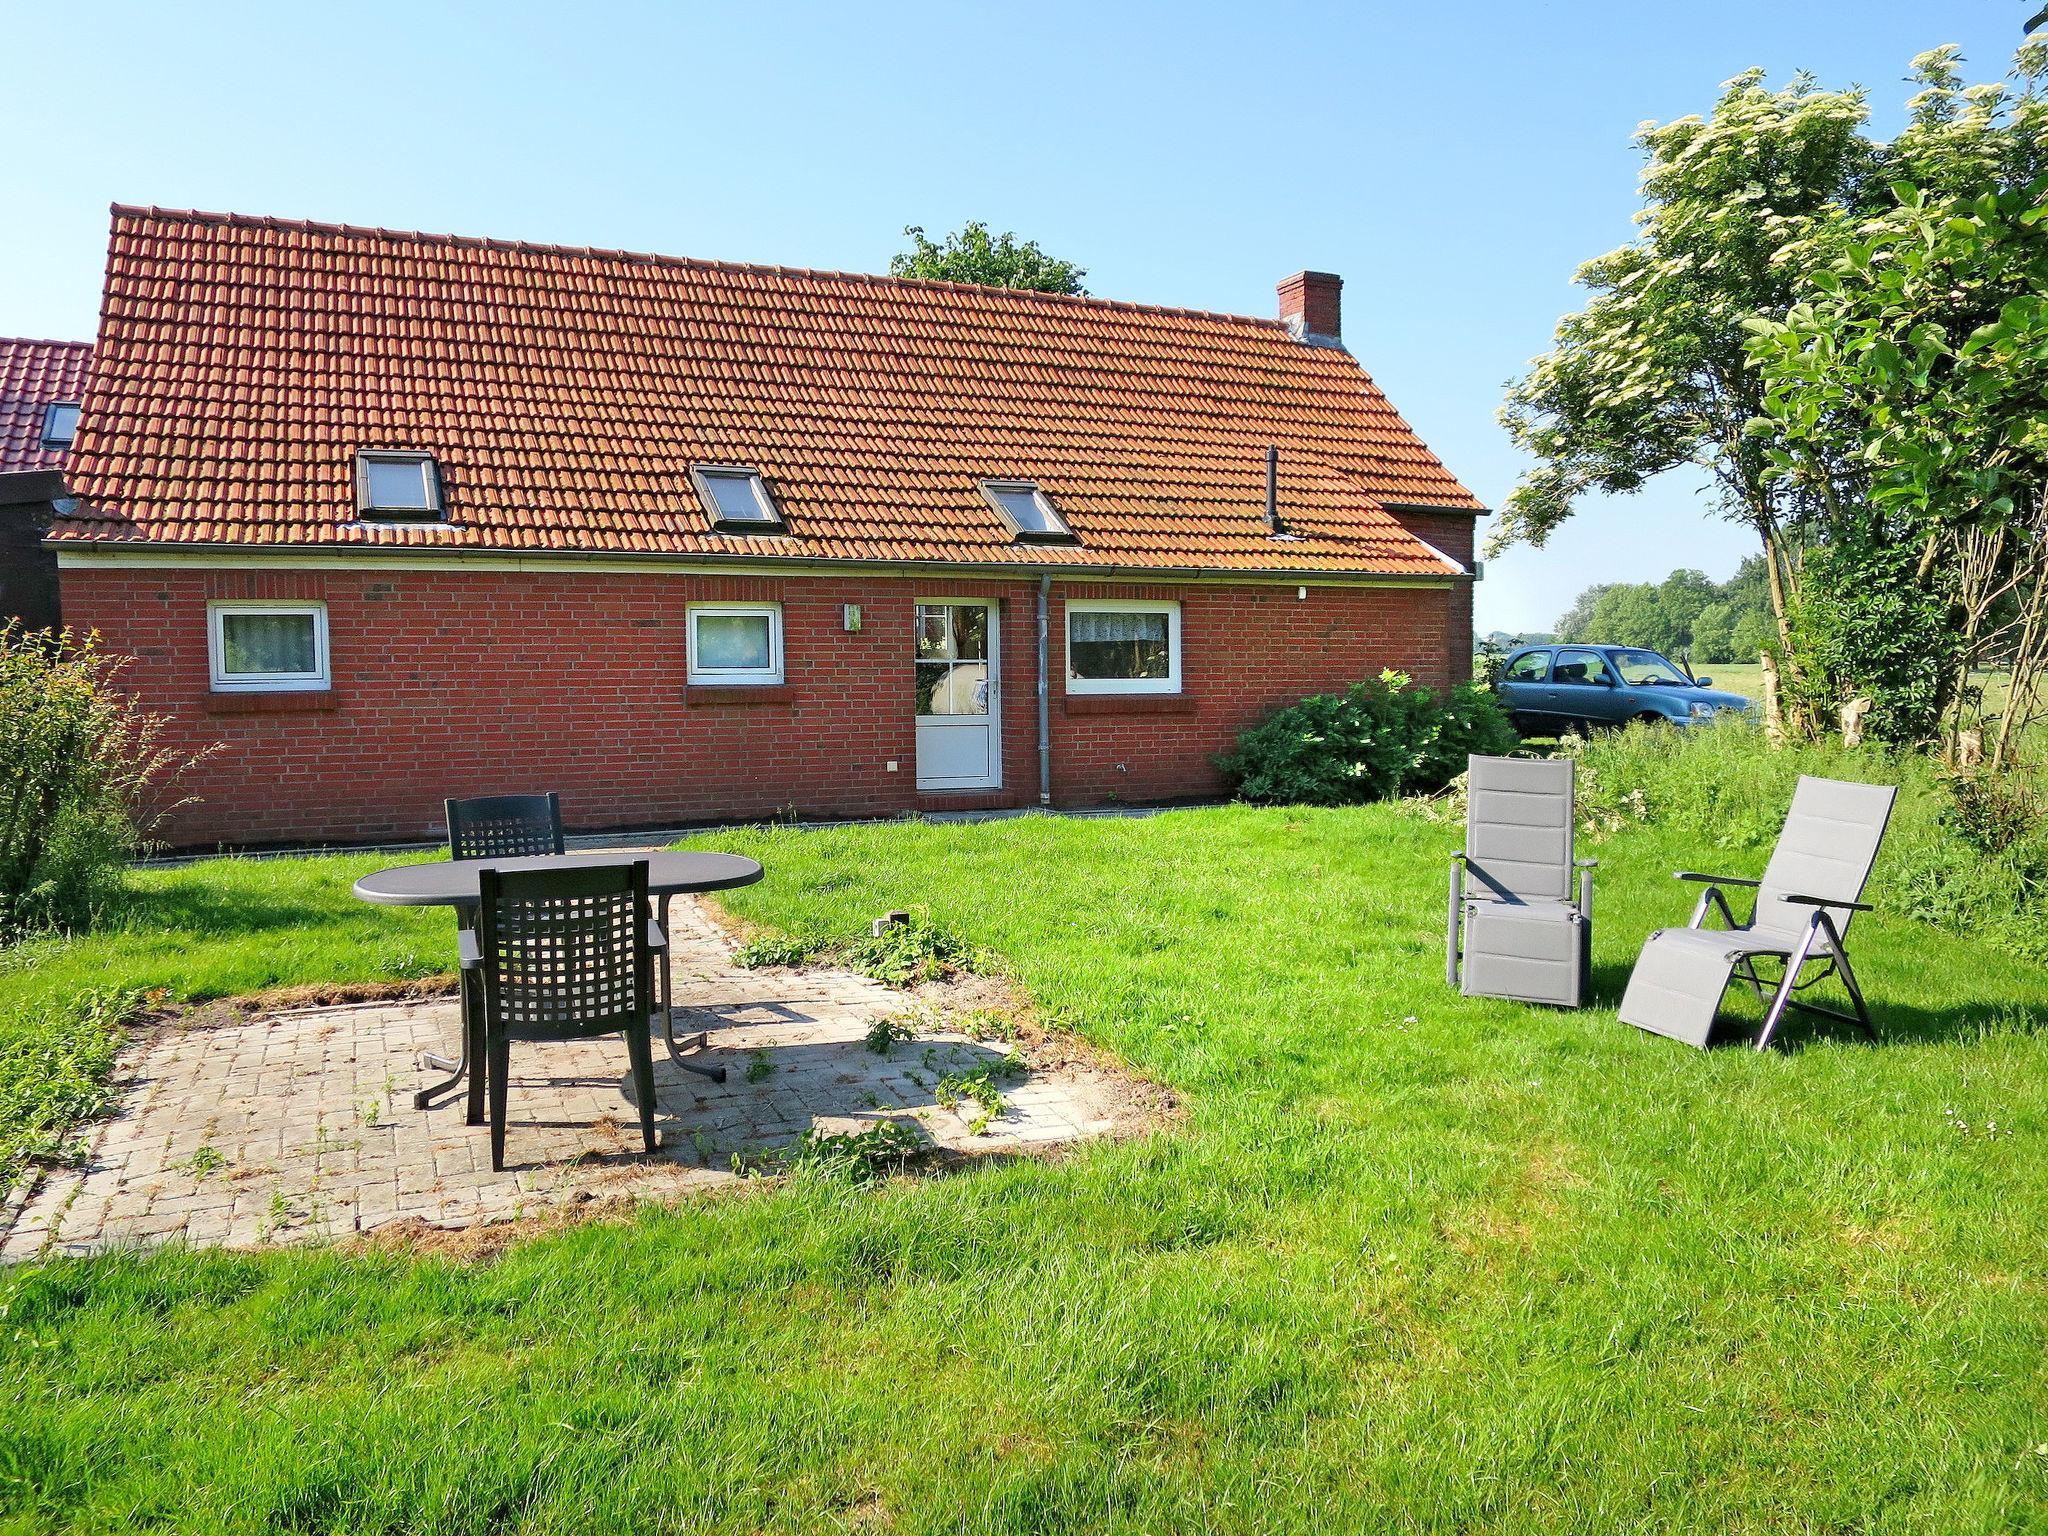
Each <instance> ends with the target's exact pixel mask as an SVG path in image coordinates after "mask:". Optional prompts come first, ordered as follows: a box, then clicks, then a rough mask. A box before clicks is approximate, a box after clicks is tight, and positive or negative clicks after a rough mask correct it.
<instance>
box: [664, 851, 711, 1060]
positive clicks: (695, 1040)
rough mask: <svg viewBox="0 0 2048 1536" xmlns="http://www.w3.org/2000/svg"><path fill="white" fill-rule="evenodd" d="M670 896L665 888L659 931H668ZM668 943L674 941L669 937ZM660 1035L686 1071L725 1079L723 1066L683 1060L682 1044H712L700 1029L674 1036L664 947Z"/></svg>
mask: <svg viewBox="0 0 2048 1536" xmlns="http://www.w3.org/2000/svg"><path fill="white" fill-rule="evenodd" d="M670 900H671V897H670V895H669V893H668V892H666V891H664V892H663V893H662V896H661V931H662V932H663V933H668V932H669V926H668V907H669V902H670ZM670 943H671V944H673V943H674V940H673V939H672V938H671V940H670ZM661 1038H662V1043H663V1044H665V1045H666V1046H667V1047H668V1059H669V1060H670V1061H672V1062H674V1063H675V1064H676V1065H677V1066H679V1067H681V1068H682V1069H683V1070H684V1071H685V1072H694V1073H696V1074H697V1075H698V1076H699V1077H708V1078H710V1079H711V1081H712V1082H714V1083H722V1082H724V1081H725V1068H723V1067H707V1066H705V1065H703V1064H702V1063H701V1062H695V1061H689V1060H686V1059H685V1058H684V1056H683V1047H685V1046H688V1047H690V1048H691V1049H693V1050H699V1051H704V1050H709V1049H710V1048H711V1032H710V1031H709V1030H703V1029H700V1030H698V1031H697V1033H696V1034H694V1035H690V1036H688V1037H686V1038H684V1039H681V1040H678V1039H677V1038H676V1001H675V978H674V977H673V975H672V974H671V973H670V969H669V956H668V951H667V950H663V951H662V955H661Z"/></svg>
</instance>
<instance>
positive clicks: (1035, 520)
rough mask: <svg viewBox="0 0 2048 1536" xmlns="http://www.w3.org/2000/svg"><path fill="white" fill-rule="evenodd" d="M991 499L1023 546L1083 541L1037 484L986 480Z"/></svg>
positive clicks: (983, 486) (984, 487) (984, 486)
mask: <svg viewBox="0 0 2048 1536" xmlns="http://www.w3.org/2000/svg"><path fill="white" fill-rule="evenodd" d="M981 494H982V495H984V496H986V497H987V498H988V504H989V505H990V506H992V507H994V508H995V509H996V511H997V513H998V514H1000V515H1001V517H1002V519H1003V521H1004V522H1006V523H1008V524H1009V525H1010V532H1011V533H1013V534H1015V535H1016V536H1017V542H1018V543H1020V544H1077V543H1079V542H1080V540H1079V539H1078V538H1077V537H1076V536H1075V534H1074V530H1073V529H1071V528H1069V527H1068V526H1067V520H1066V519H1065V518H1063V517H1061V516H1060V514H1059V512H1058V511H1057V510H1056V509H1055V508H1054V507H1053V504H1052V502H1051V501H1050V500H1049V499H1048V498H1047V497H1046V494H1045V492H1043V491H1041V490H1040V489H1039V488H1038V486H1037V484H1036V483H1035V482H1034V481H1030V480H984V481H982V482H981Z"/></svg>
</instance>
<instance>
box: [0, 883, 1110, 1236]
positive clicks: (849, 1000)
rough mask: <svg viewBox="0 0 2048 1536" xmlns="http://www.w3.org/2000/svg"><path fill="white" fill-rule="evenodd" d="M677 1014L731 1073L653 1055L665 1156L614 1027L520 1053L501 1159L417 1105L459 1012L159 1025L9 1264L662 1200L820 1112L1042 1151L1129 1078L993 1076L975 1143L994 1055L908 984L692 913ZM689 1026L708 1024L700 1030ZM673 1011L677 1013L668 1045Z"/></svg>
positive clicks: (1047, 1066) (1105, 1115)
mask: <svg viewBox="0 0 2048 1536" xmlns="http://www.w3.org/2000/svg"><path fill="white" fill-rule="evenodd" d="M670 939H671V943H672V945H673V954H674V964H675V981H676V1003H677V1007H678V1010H679V1013H681V1012H682V1011H683V1010H688V1012H689V1014H690V1015H691V1018H690V1020H689V1022H688V1027H689V1028H690V1029H692V1030H694V1029H695V1028H698V1027H703V1026H708V1027H709V1028H710V1029H711V1031H712V1042H713V1047H714V1049H713V1054H712V1057H711V1058H708V1059H712V1060H716V1061H719V1062H722V1063H724V1064H725V1065H726V1067H727V1068H728V1072H727V1080H726V1081H725V1082H724V1083H713V1082H711V1081H709V1080H707V1079H704V1078H701V1077H697V1076H695V1075H692V1074H688V1073H685V1072H682V1071H681V1070H679V1069H678V1068H677V1067H675V1066H674V1065H673V1064H672V1063H671V1062H669V1061H668V1059H667V1057H666V1054H665V1053H664V1052H663V1051H662V1050H661V1049H660V1047H659V1046H658V1045H657V1047H656V1051H655V1063H656V1065H655V1078H656V1097H657V1099H658V1101H659V1113H658V1115H657V1119H656V1125H657V1128H658V1131H659V1136H660V1146H659V1150H658V1151H657V1153H656V1154H655V1155H654V1156H653V1157H651V1158H650V1157H648V1156H647V1155H646V1154H645V1153H644V1152H642V1151H641V1148H640V1138H639V1123H638V1118H637V1115H636V1113H635V1110H634V1107H633V1104H632V1102H631V1099H630V1091H631V1088H630V1077H629V1073H628V1069H627V1062H626V1051H625V1047H624V1046H623V1044H621V1043H620V1042H619V1041H618V1040H617V1039H616V1038H608V1039H603V1040H596V1041H586V1042H577V1043H572V1044H562V1045H526V1046H521V1045H515V1046H514V1047H513V1055H512V1088H511V1107H510V1128H509V1135H508V1140H507V1145H506V1162H507V1164H508V1167H507V1168H506V1170H505V1171H504V1172H503V1173H494V1172H492V1171H491V1166H490V1145H489V1135H488V1132H487V1131H486V1130H485V1129H484V1128H482V1127H473V1126H469V1125H466V1124H465V1123H464V1106H463V1102H462V1095H460V1094H457V1095H455V1096H454V1097H453V1098H451V1099H449V1100H446V1101H444V1102H442V1103H441V1104H439V1105H437V1106H436V1107H435V1108H432V1109H428V1110H416V1109H414V1108H413V1106H412V1095H413V1093H414V1091H415V1090H416V1089H418V1088H420V1087H423V1086H425V1085H426V1084H428V1083H430V1082H433V1081H436V1080H438V1079H439V1078H440V1077H442V1076H444V1075H445V1074H442V1073H439V1072H435V1071H432V1070H422V1069H421V1067H420V1066H419V1064H418V1059H419V1053H420V1052H421V1051H422V1050H426V1049H434V1050H443V1051H447V1050H452V1049H453V1045H454V1042H455V1040H456V1039H457V1036H458V1033H459V1032H458V1028H457V1021H456V1012H457V1010H456V1006H455V1003H454V1000H453V999H436V1000H432V1001H423V1002H422V1001H415V1002H403V1003H380V1004H365V1005H356V1006H349V1007H336V1008H314V1009H304V1010H298V1011H293V1012H289V1013H279V1014H268V1015H258V1016H255V1017H251V1018H248V1019H245V1020H240V1021H236V1022H229V1023H220V1024H211V1025H209V1024H204V1023H202V1024H199V1025H197V1026H196V1027H179V1026H178V1025H177V1024H175V1023H174V1024H172V1025H169V1026H166V1027H165V1028H163V1029H162V1030H160V1031H157V1032H156V1033H154V1034H153V1035H151V1036H150V1037H148V1038H147V1039H145V1040H143V1041H141V1042H139V1043H138V1044H137V1045H136V1046H134V1047H131V1049H130V1050H129V1052H127V1053H126V1054H125V1055H124V1058H123V1061H122V1065H121V1079H122V1084H123V1088H124V1094H125V1104H124V1106H123V1108H122V1110H121V1112H120V1113H119V1114H118V1115H117V1116H116V1117H115V1118H113V1119H111V1120H109V1121H107V1122H105V1123H104V1124H102V1125H100V1126H98V1127H96V1128H94V1130H93V1132H92V1136H93V1140H92V1142H91V1145H90V1147H89V1151H88V1154H87V1156H86V1159H85V1162H84V1163H83V1165H82V1166H80V1167H78V1168H76V1169H60V1170H54V1171H52V1172H50V1173H48V1174H46V1175H45V1176H44V1178H43V1180H42V1182H41V1183H40V1184H39V1185H38V1186H35V1187H34V1188H33V1189H32V1190H31V1191H30V1193H29V1196H28V1198H27V1200H26V1201H25V1203H23V1204H22V1205H21V1206H20V1207H18V1208H17V1209H16V1210H15V1211H13V1212H12V1213H11V1214H13V1216H14V1220H13V1222H12V1225H11V1227H9V1229H8V1230H7V1232H6V1235H5V1237H4V1240H0V1259H5V1260H19V1259H24V1258H30V1257H34V1256H37V1255H44V1254H51V1253H82V1252H88V1251H91V1250H94V1249H97V1248H102V1247H106V1246H109V1245H115V1244H121V1243H154V1242H161V1241H164V1240H166V1239H172V1238H182V1239H183V1240H185V1241H188V1242H192V1243H209V1244H227V1245H235V1246H242V1245H249V1244H257V1243H265V1242H293V1241H304V1240H309V1239H321V1238H337V1237H345V1236H348V1235H350V1234H353V1233H359V1232H368V1231H373V1230H375V1229H376V1228H378V1227H381V1226H385V1225H387V1224H389V1223H392V1222H396V1221H400V1220H404V1219H408V1218H414V1219H418V1220H421V1221H424V1222H427V1223H430V1224H432V1225H434V1226H438V1227H446V1228H461V1227H469V1226H474V1225H477V1224H479V1223H485V1222H493V1221H503V1220H507V1219H514V1218H517V1217H520V1216H522V1215H536V1214H540V1213H542V1212H544V1211H546V1210H548V1209H549V1208H550V1207H559V1206H561V1205H564V1204H567V1203H573V1202H582V1201H587V1200H589V1199H591V1198H592V1197H593V1196H596V1195H606V1196H609V1195H625V1196H629V1197H633V1198H647V1199H666V1198H673V1197H676V1196H679V1195H684V1194H688V1193H690V1192H692V1191H696V1190H702V1189H707V1188H711V1187H714V1186H717V1185H719V1184H723V1183H727V1182H729V1181H731V1180H732V1179H734V1178H735V1177H736V1175H735V1174H734V1173H733V1171H732V1163H733V1157H734V1155H735V1154H736V1153H737V1154H746V1153H749V1152H757V1151H763V1150H769V1149H773V1148H775V1147H778V1146H783V1145H787V1144H788V1143H790V1142H792V1141H794V1140H795V1139H797V1138H798V1137H799V1136H801V1135H802V1134H803V1133H804V1132H805V1131H806V1130H808V1129H810V1128H811V1127H812V1125H813V1124H814V1123H816V1122H820V1121H823V1122H827V1124H826V1126H825V1127H823V1128H827V1129H831V1130H845V1129H848V1128H849V1126H850V1124H854V1123H858V1124H865V1123H870V1122H872V1121H873V1120H875V1119H877V1118H880V1117H882V1116H885V1115H895V1116H907V1117H911V1118H913V1119H914V1121H915V1122H916V1124H918V1125H919V1126H920V1127H922V1129H923V1132H924V1134H925V1135H926V1136H927V1137H928V1138H929V1139H930V1140H931V1141H932V1142H934V1143H936V1144H937V1146H938V1147H939V1148H942V1149H945V1150H948V1151H952V1152H959V1153H972V1152H982V1151H999V1150H1011V1151H1015V1150H1019V1149H1027V1148H1041V1147H1048V1146H1052V1145H1055V1144H1058V1143H1062V1142H1068V1141H1074V1140H1078V1139H1081V1138H1083V1137H1088V1136H1096V1135H1102V1134H1105V1133H1107V1132H1110V1131H1113V1130H1115V1129H1117V1128H1118V1122H1119V1117H1120V1116H1128V1114H1129V1110H1128V1108H1127V1107H1125V1106H1127V1103H1128V1095H1127V1093H1126V1091H1125V1090H1126V1089H1127V1087H1128V1085H1127V1084H1126V1083H1125V1081H1124V1080H1123V1079H1121V1078H1118V1077H1115V1076H1113V1075H1112V1074H1110V1073H1107V1072H1105V1071H1102V1070H1099V1069H1097V1068H1094V1067H1091V1066H1087V1065H1082V1064H1079V1063H1076V1062H1074V1061H1071V1060H1062V1061H1053V1060H1051V1059H1049V1058H1048V1057H1047V1053H1046V1052H1043V1051H1036V1052H1035V1051H1034V1050H1033V1049H1032V1048H1030V1047H1023V1048H1020V1054H1021V1055H1022V1056H1023V1057H1024V1058H1025V1060H1026V1061H1027V1063H1028V1065H1029V1070H1028V1072H1027V1073H1026V1074H1025V1075H1023V1076H1021V1077H1012V1078H1010V1079H1008V1080H1006V1081H1005V1082H1004V1083H1003V1097H1004V1100H1005V1107H1004V1110H1003V1113H1002V1114H1001V1115H1000V1116H997V1117H995V1118H993V1119H991V1120H990V1121H988V1123H987V1125H986V1126H985V1128H983V1129H982V1130H981V1131H980V1133H977V1132H976V1130H975V1129H974V1118H975V1117H976V1116H978V1115H979V1114H980V1113H981V1111H980V1110H979V1109H978V1108H977V1107H976V1106H975V1105H973V1104H972V1103H968V1104H965V1105H962V1106H960V1107H958V1108H956V1109H948V1108H945V1107H943V1106H942V1105H941V1104H940V1103H939V1095H938V1092H937V1090H938V1087H939V1082H940V1080H941V1078H942V1077H944V1076H945V1075H946V1074H948V1073H953V1074H959V1073H964V1072H971V1071H972V1070H973V1068H974V1067H975V1066H976V1065H978V1064H981V1063H991V1064H993V1063H996V1062H999V1061H1000V1060H1001V1059H1002V1058H1003V1057H1004V1056H1005V1055H1006V1054H1007V1053H1008V1052H1009V1051H1010V1049H1011V1047H1010V1046H1009V1045H1008V1044H1006V1043H1004V1042H1001V1041H989V1042H978V1041H975V1040H972V1039H969V1038H968V1037H967V1036H965V1035H963V1034H961V1033H959V1032H958V1030H957V1029H956V1028H954V1027H952V1026H953V1024H954V1022H955V1021H953V1020H951V1019H950V1018H949V1017H948V1016H946V1015H945V1014H943V1013H938V1012H934V1011H933V1010H932V1009H931V1008H930V1007H929V1006H926V1005H915V1004H913V1001H912V999H911V998H909V997H908V996H907V995H906V994H904V993H901V992H898V991H894V990H892V989H891V988H888V987H885V986H883V985H881V984H880V983H878V982H873V981H869V980H867V979H865V978H863V977H860V976H856V975H853V974H850V973H848V972H845V971H837V970H829V969H819V968H810V969H806V970H803V971H755V972H749V971H742V970H739V969H737V968H735V967H734V966H733V965H732V964H731V961H730V959H729V958H728V954H729V951H728V948H727V945H726V942H725V940H724V938H723V936H722V935H721V934H720V933H719V932H718V930H717V929H716V928H715V927H713V926H712V925H711V923H710V922H709V921H708V920H706V919H705V917H704V916H703V915H702V914H701V912H700V911H699V910H698V909H696V908H695V907H694V906H693V905H692V904H690V903H688V902H683V901H679V902H678V903H677V904H676V907H675V910H674V913H673V921H672V924H671V933H670ZM892 1016H894V1017H905V1018H907V1020H908V1021H909V1022H910V1023H911V1024H912V1026H913V1027H914V1028H915V1029H916V1038H915V1039H913V1040H911V1041H908V1042H906V1043H900V1044H897V1045H896V1046H895V1047H894V1049H893V1050H892V1051H891V1052H890V1053H889V1054H888V1055H886V1056H884V1055H880V1054H877V1053H875V1052H874V1051H871V1050H869V1049H868V1048H867V1046H866V1044H865V1040H866V1036H867V1034H868V1031H869V1028H870V1026H871V1025H872V1024H873V1023H874V1021H876V1020H877V1019H881V1018H887V1017H892ZM700 1019H701V1021H702V1025H700V1024H699V1023H698V1020H700ZM683 1032H684V1020H683V1019H681V1018H679V1020H678V1033H679V1034H680V1033H683Z"/></svg>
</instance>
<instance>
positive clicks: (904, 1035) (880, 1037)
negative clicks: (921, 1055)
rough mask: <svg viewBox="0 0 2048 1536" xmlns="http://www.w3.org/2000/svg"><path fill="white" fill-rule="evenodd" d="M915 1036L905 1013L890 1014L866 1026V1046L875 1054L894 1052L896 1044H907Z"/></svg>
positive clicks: (884, 1054) (881, 1054)
mask: <svg viewBox="0 0 2048 1536" xmlns="http://www.w3.org/2000/svg"><path fill="white" fill-rule="evenodd" d="M916 1038H917V1036H916V1034H915V1032H914V1031H913V1030H912V1028H911V1025H910V1020H909V1018H908V1016H907V1015H904V1014H900V1013H895V1014H890V1015H889V1016H888V1017H887V1018H882V1019H877V1020H875V1022H874V1023H872V1024H870V1025H869V1026H868V1033H867V1048H868V1049H869V1050H871V1051H873V1052H874V1053H875V1054H876V1055H877V1056H889V1055H893V1054H894V1053H895V1050H896V1047H897V1046H899V1045H907V1044H909V1043H910V1042H911V1041H912V1040H914V1039H916Z"/></svg>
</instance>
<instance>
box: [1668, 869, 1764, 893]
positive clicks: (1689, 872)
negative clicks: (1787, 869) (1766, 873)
mask: <svg viewBox="0 0 2048 1536" xmlns="http://www.w3.org/2000/svg"><path fill="white" fill-rule="evenodd" d="M1671 878H1672V879H1674V880H1690V881H1692V882H1693V883H1695V884H1696V885H1743V886H1747V887H1749V889H1751V890H1755V889H1757V887H1759V886H1761V885H1762V884H1763V881H1761V880H1745V879H1743V878H1742V876H1740V875H1703V874H1701V873H1700V872H1699V871H1698V870H1693V869H1674V870H1673V871H1672V872H1671Z"/></svg>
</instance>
